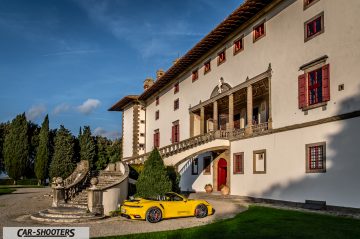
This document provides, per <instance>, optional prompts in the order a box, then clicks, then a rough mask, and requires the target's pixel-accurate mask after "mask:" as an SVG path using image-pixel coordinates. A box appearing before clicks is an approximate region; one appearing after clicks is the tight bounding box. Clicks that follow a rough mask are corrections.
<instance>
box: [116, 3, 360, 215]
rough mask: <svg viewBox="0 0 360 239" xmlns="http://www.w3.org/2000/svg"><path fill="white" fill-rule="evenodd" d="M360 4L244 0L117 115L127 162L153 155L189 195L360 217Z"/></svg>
mask: <svg viewBox="0 0 360 239" xmlns="http://www.w3.org/2000/svg"><path fill="white" fill-rule="evenodd" d="M359 12H360V1H358V0H348V1H338V0H247V1H244V3H243V4H242V5H241V6H240V7H239V8H238V9H236V10H235V11H234V12H233V13H232V14H231V15H230V16H229V17H228V18H227V19H225V20H224V21H223V22H222V23H220V24H219V25H218V26H217V27H216V28H215V29H214V30H213V31H211V32H210V33H209V34H208V35H206V36H205V37H204V38H203V39H202V40H201V41H200V42H199V43H197V44H196V45H195V46H194V47H193V48H192V49H191V50H189V51H188V52H187V53H186V54H185V55H184V56H183V57H181V58H180V59H178V60H177V61H176V62H174V64H173V65H172V67H170V69H168V70H167V71H166V72H165V71H162V70H159V71H157V73H156V80H152V79H146V80H145V82H144V91H143V92H142V93H141V94H140V95H129V96H125V97H124V98H122V99H121V100H120V101H118V102H117V103H116V104H114V105H113V106H112V107H111V108H110V109H109V110H110V111H121V112H122V124H123V126H122V134H123V161H125V162H127V163H129V164H132V163H142V162H144V160H145V159H146V156H147V155H148V153H149V152H151V151H152V149H153V148H154V147H157V148H159V151H160V153H161V154H162V156H163V160H164V163H165V164H166V165H174V166H176V168H177V170H178V171H179V172H180V174H181V183H180V187H181V190H183V191H204V186H205V184H208V183H211V184H212V185H213V187H214V190H219V189H220V187H221V186H222V185H227V186H229V187H230V194H232V195H240V196H247V197H254V198H265V199H273V200H284V201H292V202H304V201H305V200H318V201H326V203H327V204H329V205H334V206H342V207H355V208H360V191H359V190H358V183H359V182H360V173H359V172H360V156H359V151H358V150H357V146H358V145H360V144H359V142H360V118H359V116H360V78H359V76H360V67H359V62H360V32H359V31H358V23H359V22H360V18H359V15H358V13H359Z"/></svg>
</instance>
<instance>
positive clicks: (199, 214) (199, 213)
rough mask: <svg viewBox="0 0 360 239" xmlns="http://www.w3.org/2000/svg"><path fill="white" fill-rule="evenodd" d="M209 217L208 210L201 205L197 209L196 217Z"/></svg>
mask: <svg viewBox="0 0 360 239" xmlns="http://www.w3.org/2000/svg"><path fill="white" fill-rule="evenodd" d="M207 215H208V209H207V207H206V206H205V205H204V204H199V205H197V206H196V208H195V217H197V218H203V217H206V216H207Z"/></svg>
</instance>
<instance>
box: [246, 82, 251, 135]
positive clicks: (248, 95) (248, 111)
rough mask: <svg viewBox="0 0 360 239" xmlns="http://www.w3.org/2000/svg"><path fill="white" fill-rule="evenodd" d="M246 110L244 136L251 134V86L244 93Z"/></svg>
mask: <svg viewBox="0 0 360 239" xmlns="http://www.w3.org/2000/svg"><path fill="white" fill-rule="evenodd" d="M246 93H247V94H246V96H247V97H246V98H247V99H246V100H247V102H246V110H247V127H246V129H245V133H246V134H248V135H249V134H252V118H253V94H252V85H249V86H248V87H247V91H246Z"/></svg>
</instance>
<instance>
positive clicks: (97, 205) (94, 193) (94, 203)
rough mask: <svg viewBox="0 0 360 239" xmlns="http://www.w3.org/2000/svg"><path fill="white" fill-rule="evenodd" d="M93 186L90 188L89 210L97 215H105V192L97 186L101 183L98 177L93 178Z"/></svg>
mask: <svg viewBox="0 0 360 239" xmlns="http://www.w3.org/2000/svg"><path fill="white" fill-rule="evenodd" d="M90 183H91V187H90V188H89V189H88V208H89V211H90V212H92V213H95V214H96V215H104V206H103V192H102V190H101V189H100V188H98V187H96V185H97V184H98V183H99V180H98V179H97V178H92V179H91V181H90Z"/></svg>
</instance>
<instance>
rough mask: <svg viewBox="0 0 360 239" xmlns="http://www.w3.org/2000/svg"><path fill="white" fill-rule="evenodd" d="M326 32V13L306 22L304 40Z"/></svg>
mask: <svg viewBox="0 0 360 239" xmlns="http://www.w3.org/2000/svg"><path fill="white" fill-rule="evenodd" d="M323 32H324V13H323V12H322V13H320V14H319V15H317V16H315V17H313V18H311V19H310V20H309V21H307V22H305V26H304V41H305V42H307V41H309V40H311V39H313V38H314V37H316V36H318V35H320V34H321V33H323Z"/></svg>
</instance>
